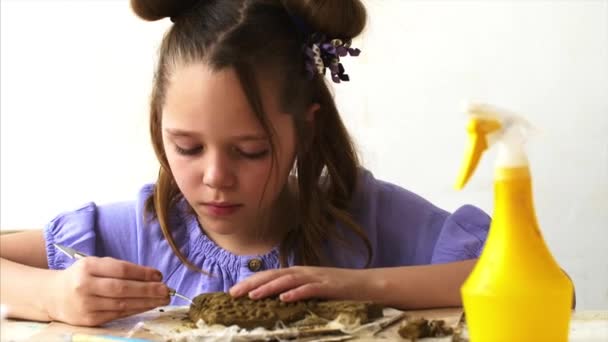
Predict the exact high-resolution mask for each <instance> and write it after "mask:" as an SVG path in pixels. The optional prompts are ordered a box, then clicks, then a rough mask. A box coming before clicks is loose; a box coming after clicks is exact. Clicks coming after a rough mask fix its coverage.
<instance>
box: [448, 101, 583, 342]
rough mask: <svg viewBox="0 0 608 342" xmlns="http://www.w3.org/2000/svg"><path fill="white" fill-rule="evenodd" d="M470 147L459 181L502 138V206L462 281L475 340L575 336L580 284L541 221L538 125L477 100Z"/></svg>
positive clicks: (497, 194) (471, 111) (497, 185)
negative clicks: (533, 159)
mask: <svg viewBox="0 0 608 342" xmlns="http://www.w3.org/2000/svg"><path fill="white" fill-rule="evenodd" d="M467 112H468V115H469V123H468V127H467V129H468V135H469V146H468V149H467V155H466V159H465V162H464V164H463V167H462V169H461V173H460V176H459V178H458V181H457V184H456V188H458V189H461V188H462V187H463V186H464V185H465V184H466V183H467V181H468V180H469V178H470V177H471V175H472V174H473V172H474V170H475V167H476V166H477V163H478V162H479V159H480V157H481V154H482V153H483V151H484V150H486V149H487V148H488V147H490V146H491V145H492V144H494V143H498V145H499V146H498V147H499V151H498V156H497V162H496V167H495V174H494V213H493V215H492V223H491V226H490V231H489V234H488V238H487V240H486V244H485V246H484V249H483V252H482V254H481V256H480V258H479V260H478V262H477V264H476V266H475V268H474V269H473V271H472V272H471V274H470V276H469V277H468V279H467V280H466V281H465V283H464V284H463V286H462V288H461V293H462V300H463V305H464V311H465V314H466V321H467V328H468V331H469V336H470V339H471V341H472V342H485V341H489V342H497V341H518V342H522V341H551V342H559V341H567V340H568V329H569V323H570V314H571V308H572V296H573V287H572V283H571V282H570V279H569V278H568V277H567V276H566V275H565V273H564V272H563V271H562V270H561V269H560V267H559V266H558V264H557V262H556V261H555V259H554V258H553V256H552V255H551V252H550V251H549V249H548V248H547V245H546V244H545V241H544V240H543V237H542V234H541V232H540V230H539V228H538V224H537V220H536V214H535V212H534V206H533V202H532V185H531V178H530V170H529V167H528V158H527V156H526V153H525V151H524V143H525V139H526V137H527V134H528V133H529V131H530V128H531V126H530V125H529V124H528V122H527V121H526V120H525V119H523V118H521V117H519V116H517V115H515V114H513V113H510V112H508V111H506V110H502V109H499V108H496V107H493V106H490V105H486V104H470V105H468V108H467Z"/></svg>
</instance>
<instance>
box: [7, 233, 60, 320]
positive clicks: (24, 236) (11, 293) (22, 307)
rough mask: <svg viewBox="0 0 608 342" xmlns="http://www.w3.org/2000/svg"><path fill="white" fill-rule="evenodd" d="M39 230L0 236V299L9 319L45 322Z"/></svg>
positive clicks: (45, 287)
mask: <svg viewBox="0 0 608 342" xmlns="http://www.w3.org/2000/svg"><path fill="white" fill-rule="evenodd" d="M47 268H48V264H47V260H46V250H45V245H44V238H43V236H42V231H41V230H35V231H27V232H22V233H12V234H5V235H2V236H0V273H1V275H0V288H1V293H0V296H1V298H2V304H4V305H6V306H7V307H8V308H9V312H8V315H9V316H10V317H19V318H26V319H32V320H37V321H48V320H50V319H49V316H48V314H47V312H46V309H45V302H46V301H47V298H48V295H49V288H48V285H49V284H48V280H49V279H50V278H51V276H52V274H53V273H54V272H56V271H51V270H48V269H47Z"/></svg>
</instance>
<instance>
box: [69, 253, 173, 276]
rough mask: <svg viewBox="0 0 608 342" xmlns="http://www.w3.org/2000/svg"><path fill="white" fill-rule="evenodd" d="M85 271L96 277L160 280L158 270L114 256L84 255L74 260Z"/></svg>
mask: <svg viewBox="0 0 608 342" xmlns="http://www.w3.org/2000/svg"><path fill="white" fill-rule="evenodd" d="M76 264H77V265H78V267H81V268H83V270H84V271H85V273H87V274H91V275H94V276H98V277H106V278H118V279H128V280H139V281H161V280H162V274H161V273H160V271H158V270H155V269H154V268H151V267H146V266H141V265H137V264H133V263H130V262H127V261H123V260H118V259H114V258H108V257H105V258H98V257H93V256H90V257H86V258H82V259H80V260H78V261H77V262H76Z"/></svg>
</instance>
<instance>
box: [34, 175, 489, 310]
mask: <svg viewBox="0 0 608 342" xmlns="http://www.w3.org/2000/svg"><path fill="white" fill-rule="evenodd" d="M360 181H361V186H360V187H359V189H358V191H357V192H356V194H355V196H354V199H353V203H352V207H351V212H352V214H353V217H354V218H355V220H356V221H357V222H358V223H359V225H360V226H361V227H362V228H363V229H364V230H365V232H366V233H367V236H368V238H369V240H370V242H371V245H372V250H373V256H372V259H371V265H370V266H371V267H391V266H408V265H422V264H434V263H446V262H452V261H459V260H465V259H470V258H477V257H479V255H480V253H481V250H482V247H483V245H484V242H485V239H486V235H487V233H488V229H489V225H490V217H489V216H488V215H486V214H485V213H484V212H483V211H481V210H480V209H478V208H476V207H473V206H470V205H465V206H463V207H461V208H459V209H458V210H456V211H455V212H454V213H452V214H450V213H448V212H446V211H444V210H442V209H439V208H437V207H435V206H434V205H433V204H431V203H429V202H428V201H426V200H425V199H423V198H422V197H420V196H418V195H416V194H414V193H412V192H410V191H407V190H405V189H403V188H401V187H399V186H397V185H394V184H390V183H387V182H383V181H381V180H377V179H375V178H374V177H373V175H372V174H371V173H370V172H369V171H366V170H363V172H362V174H361V179H360ZM152 191H153V185H146V186H144V187H143V188H142V189H141V191H140V192H139V194H138V196H137V198H136V200H135V201H131V202H122V203H114V204H108V205H99V206H98V205H95V204H94V203H88V204H86V205H84V206H82V207H81V208H79V209H76V210H75V211H71V212H66V213H62V214H60V215H59V216H57V217H56V218H55V219H53V220H52V221H51V222H50V223H49V224H48V225H47V226H46V227H45V229H44V237H45V240H46V252H47V257H48V262H49V268H51V269H64V268H66V267H69V266H70V265H71V264H72V263H73V261H72V260H71V259H69V258H67V257H66V256H64V255H63V254H62V253H61V252H59V251H58V250H56V249H55V247H53V243H58V244H62V245H65V246H69V247H72V248H75V249H77V250H79V251H81V252H83V253H86V254H89V255H96V256H109V257H113V258H117V259H122V260H127V261H130V262H133V263H137V264H140V265H146V266H150V267H154V268H156V269H158V270H160V271H161V272H162V273H163V275H164V281H165V283H166V284H167V285H168V286H170V287H172V288H175V289H176V290H177V291H178V292H179V293H182V294H185V295H187V296H190V297H194V296H196V295H198V294H200V293H204V292H212V291H228V289H230V287H232V286H233V285H235V284H236V283H238V282H239V281H241V280H243V279H245V278H247V277H249V276H250V275H251V274H253V273H254V272H257V271H260V270H264V269H272V268H278V267H279V253H278V248H274V249H273V250H271V251H270V252H268V253H267V254H264V255H235V254H232V253H230V252H228V251H226V250H224V249H222V248H221V247H219V246H217V245H216V244H215V243H214V242H213V241H211V240H210V239H209V238H208V237H207V236H206V235H205V234H204V233H203V232H202V231H201V229H200V228H199V225H198V222H197V220H196V217H195V216H194V215H193V214H189V213H188V212H187V211H186V210H182V209H179V210H176V212H174V213H173V215H172V216H171V218H170V220H171V224H172V226H173V228H174V229H173V230H174V233H173V234H174V238H175V242H176V243H177V245H178V246H181V251H182V253H183V254H184V255H185V256H186V257H187V258H188V260H190V261H191V262H192V263H193V264H194V265H197V266H199V267H201V268H202V269H203V270H205V271H207V272H210V274H211V275H210V276H206V275H204V274H201V273H198V272H195V271H192V270H190V269H188V267H186V266H185V265H183V264H182V263H181V261H180V260H179V259H178V258H177V256H175V254H174V253H173V251H172V250H171V247H170V246H169V244H168V242H167V241H166V240H165V239H164V237H163V234H162V232H161V230H160V226H159V224H158V222H157V221H156V220H149V219H144V203H145V200H146V199H147V198H148V196H149V195H150V194H151V193H152ZM147 216H149V215H147ZM346 238H347V240H350V242H352V246H351V247H347V246H345V245H344V244H343V243H341V242H331V241H330V242H327V244H326V246H325V248H326V253H327V255H328V257H329V259H330V262H331V263H332V264H333V266H336V267H344V268H362V267H364V266H365V262H366V260H367V253H366V249H365V248H363V246H364V245H363V244H362V243H361V241H360V240H359V239H358V238H357V237H355V236H354V235H353V234H352V233H351V234H350V235H349V234H348V233H347V234H346ZM251 260H255V261H256V262H254V263H251V262H250V261H251ZM252 265H255V266H256V267H252ZM172 304H175V305H184V304H186V303H184V302H183V301H182V300H181V299H179V298H173V301H172Z"/></svg>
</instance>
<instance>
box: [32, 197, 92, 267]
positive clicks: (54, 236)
mask: <svg viewBox="0 0 608 342" xmlns="http://www.w3.org/2000/svg"><path fill="white" fill-rule="evenodd" d="M96 217H97V207H96V205H95V204H94V203H88V204H86V205H84V206H82V207H80V208H79V209H77V210H74V211H71V212H66V213H62V214H60V215H59V216H57V217H55V218H54V219H53V220H52V221H51V222H49V224H47V225H46V227H45V228H44V238H45V241H46V253H47V259H48V262H49V268H50V269H55V270H57V269H65V268H66V267H68V266H69V265H71V264H72V263H73V262H74V261H73V260H72V259H70V258H69V257H67V256H66V255H64V254H63V253H61V252H60V251H59V250H57V248H55V247H54V246H53V244H55V243H56V244H60V245H63V246H67V247H71V248H74V249H76V250H78V251H79V252H82V253H85V254H87V255H95V254H96V233H95V221H96Z"/></svg>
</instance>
